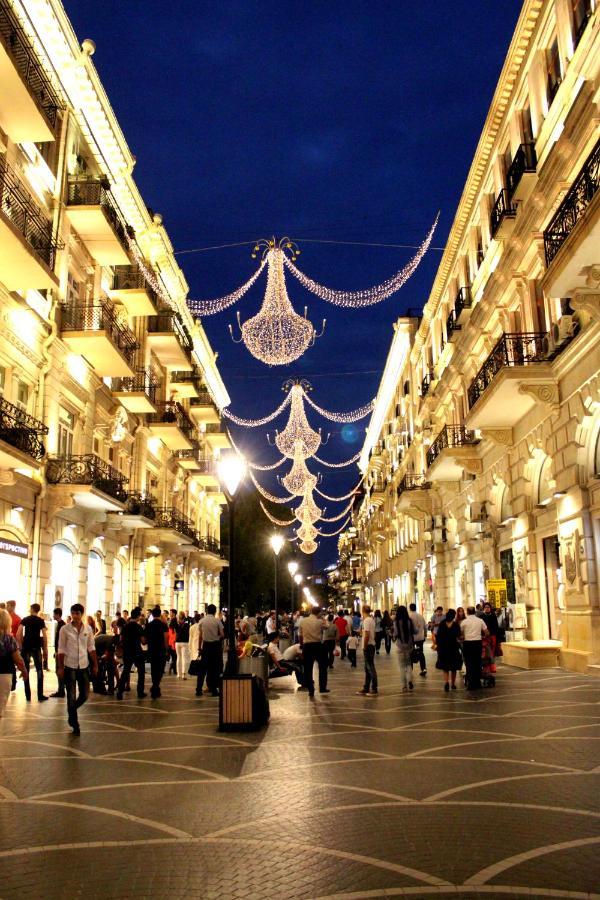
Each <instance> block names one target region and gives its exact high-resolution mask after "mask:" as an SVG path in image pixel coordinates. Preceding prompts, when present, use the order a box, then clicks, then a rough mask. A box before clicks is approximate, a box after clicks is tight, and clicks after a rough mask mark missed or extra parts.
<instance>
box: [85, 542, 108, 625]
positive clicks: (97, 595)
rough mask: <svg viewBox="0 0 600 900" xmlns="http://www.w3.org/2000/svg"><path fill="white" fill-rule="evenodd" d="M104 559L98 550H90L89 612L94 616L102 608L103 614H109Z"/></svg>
mask: <svg viewBox="0 0 600 900" xmlns="http://www.w3.org/2000/svg"><path fill="white" fill-rule="evenodd" d="M103 569H104V561H103V559H102V557H101V556H100V554H99V553H98V552H97V551H96V550H90V554H89V557H88V583H87V604H86V606H87V614H88V615H89V616H93V615H94V613H95V612H96V610H100V612H101V613H102V615H103V616H106V615H108V613H109V609H108V607H107V605H106V599H105V596H106V592H105V590H104V571H103Z"/></svg>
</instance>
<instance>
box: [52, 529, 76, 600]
mask: <svg viewBox="0 0 600 900" xmlns="http://www.w3.org/2000/svg"><path fill="white" fill-rule="evenodd" d="M73 571H74V553H73V551H72V550H70V549H69V547H67V545H66V544H54V546H53V547H52V560H51V573H52V585H53V587H54V604H55V606H60V607H61V608H62V609H63V610H65V609H69V607H70V606H71V604H72V603H74V602H75V597H74V594H73Z"/></svg>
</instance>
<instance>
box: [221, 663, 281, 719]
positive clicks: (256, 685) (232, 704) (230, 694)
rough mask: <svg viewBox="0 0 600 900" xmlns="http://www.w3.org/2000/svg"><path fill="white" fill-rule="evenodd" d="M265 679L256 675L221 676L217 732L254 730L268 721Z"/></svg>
mask: <svg viewBox="0 0 600 900" xmlns="http://www.w3.org/2000/svg"><path fill="white" fill-rule="evenodd" d="M269 715H270V713H269V701H268V699H267V694H266V690H265V685H264V682H263V681H262V680H261V679H260V678H258V677H257V676H256V675H224V676H223V680H222V682H221V692H220V698H219V731H253V730H256V729H258V728H262V727H263V726H265V725H268V723H269Z"/></svg>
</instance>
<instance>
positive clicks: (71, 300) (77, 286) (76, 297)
mask: <svg viewBox="0 0 600 900" xmlns="http://www.w3.org/2000/svg"><path fill="white" fill-rule="evenodd" d="M80 300H81V282H79V281H77V280H76V278H75V276H74V275H73V273H72V272H69V275H68V277H67V305H68V306H74V305H76V304H77V303H79V301H80Z"/></svg>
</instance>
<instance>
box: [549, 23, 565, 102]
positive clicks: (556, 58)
mask: <svg viewBox="0 0 600 900" xmlns="http://www.w3.org/2000/svg"><path fill="white" fill-rule="evenodd" d="M561 81H562V70H561V67H560V53H559V50H558V38H556V37H555V38H554V40H553V41H552V44H551V45H550V47H549V48H548V50H546V95H547V97H548V106H550V105H551V104H552V101H553V100H554V98H555V97H556V93H557V91H558V89H559V87H560V83H561Z"/></svg>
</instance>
